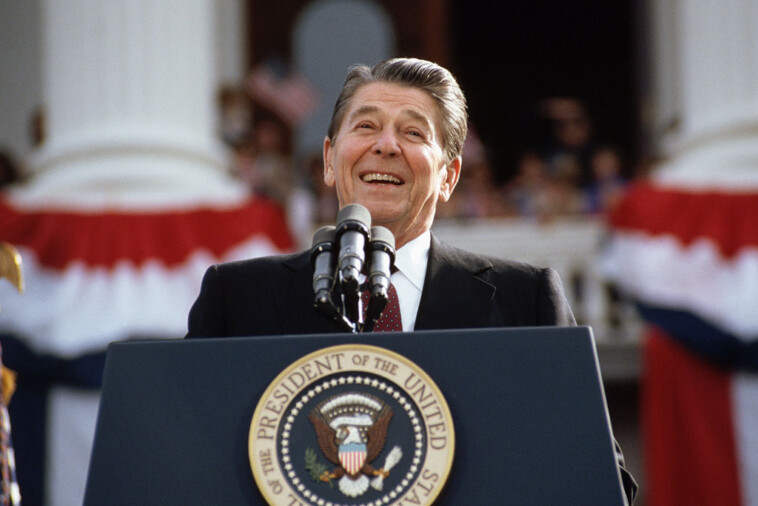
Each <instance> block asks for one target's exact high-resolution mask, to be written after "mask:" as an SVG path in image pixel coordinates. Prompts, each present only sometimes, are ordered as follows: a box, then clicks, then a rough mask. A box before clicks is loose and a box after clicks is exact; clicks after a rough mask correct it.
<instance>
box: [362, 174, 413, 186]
mask: <svg viewBox="0 0 758 506" xmlns="http://www.w3.org/2000/svg"><path fill="white" fill-rule="evenodd" d="M361 181H363V182H364V183H389V184H403V182H402V181H401V180H400V179H398V178H397V177H395V176H393V175H392V174H379V173H375V172H373V173H370V174H364V175H362V176H361Z"/></svg>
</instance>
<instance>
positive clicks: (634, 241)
mask: <svg viewBox="0 0 758 506" xmlns="http://www.w3.org/2000/svg"><path fill="white" fill-rule="evenodd" d="M611 225H612V227H613V234H612V238H611V240H610V242H609V245H608V248H607V250H606V252H605V257H604V265H603V270H604V272H605V274H606V275H607V276H608V277H609V278H610V279H611V280H613V281H614V282H615V283H616V285H617V286H618V287H619V288H620V289H622V291H623V292H625V293H626V294H628V295H629V296H631V297H632V298H634V299H635V300H636V302H637V305H638V307H639V309H640V314H641V315H642V317H643V318H644V319H645V320H646V321H647V322H648V323H649V324H650V331H649V332H648V334H647V336H646V340H645V355H644V356H645V369H644V377H643V400H642V409H643V431H644V437H643V439H644V441H645V444H646V446H645V452H644V453H645V455H646V468H647V472H646V475H647V477H646V482H647V487H646V488H647V489H648V491H647V494H646V498H647V502H648V504H653V505H657V504H722V505H723V504H734V505H748V504H758V375H757V373H758V189H755V190H750V189H744V190H738V191H735V190H734V189H733V188H732V189H720V188H709V189H703V188H697V189H693V188H690V187H673V186H663V185H661V184H657V183H655V182H651V181H643V182H640V183H637V184H636V185H634V186H633V187H632V189H631V190H630V192H629V194H628V195H627V197H626V198H625V200H624V201H623V202H622V203H621V205H620V206H619V207H618V208H617V209H616V210H615V212H614V213H613V214H612V216H611Z"/></svg>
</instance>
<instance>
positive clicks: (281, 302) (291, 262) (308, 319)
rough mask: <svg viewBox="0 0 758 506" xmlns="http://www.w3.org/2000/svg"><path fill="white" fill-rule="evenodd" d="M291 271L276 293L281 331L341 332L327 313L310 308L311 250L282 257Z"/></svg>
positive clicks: (311, 303)
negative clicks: (325, 315)
mask: <svg viewBox="0 0 758 506" xmlns="http://www.w3.org/2000/svg"><path fill="white" fill-rule="evenodd" d="M283 266H284V268H285V269H286V270H287V271H288V272H289V273H290V276H289V277H288V278H287V281H286V282H285V283H283V286H282V288H283V289H282V290H279V291H278V294H277V301H276V307H277V313H278V314H277V317H278V318H279V321H280V322H281V326H282V330H283V334H316V333H318V334H323V333H330V334H331V333H339V332H341V331H340V329H338V328H337V327H336V326H335V325H334V324H332V323H331V322H329V321H328V320H327V319H326V317H324V316H322V315H320V314H318V313H317V312H316V311H315V310H314V309H313V299H314V295H313V269H312V268H311V265H310V252H308V251H306V252H304V253H302V254H299V255H295V256H293V257H288V258H287V259H286V260H284V261H283Z"/></svg>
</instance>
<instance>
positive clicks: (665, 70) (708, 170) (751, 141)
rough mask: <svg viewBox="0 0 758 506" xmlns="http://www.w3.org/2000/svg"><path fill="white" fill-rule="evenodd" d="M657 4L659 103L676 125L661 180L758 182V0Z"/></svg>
mask: <svg viewBox="0 0 758 506" xmlns="http://www.w3.org/2000/svg"><path fill="white" fill-rule="evenodd" d="M650 12H651V17H652V19H651V20H650V25H649V26H650V27H651V34H652V36H651V44H652V46H653V47H652V53H653V54H652V60H651V66H650V68H651V70H652V71H653V83H654V86H653V87H654V90H655V91H654V93H655V95H656V96H655V98H654V109H655V110H656V111H657V112H658V114H659V115H660V114H662V113H663V114H666V115H668V118H667V119H664V118H663V117H662V116H659V120H664V121H670V120H674V122H675V125H676V127H675V129H674V130H673V131H672V132H670V133H671V135H670V138H669V139H668V140H667V142H666V144H665V145H664V146H663V151H664V152H663V154H664V155H666V156H669V157H670V162H668V163H667V164H666V165H664V167H663V169H662V170H661V171H660V174H659V176H660V180H661V181H664V182H665V181H669V182H671V183H676V184H681V183H687V184H692V185H696V186H698V185H699V186H711V185H717V186H720V187H725V186H731V187H735V188H740V187H743V186H744V185H745V184H750V185H753V186H754V185H755V184H758V84H756V83H758V2H755V1H754V0H720V1H718V2H713V1H711V0H684V1H676V2H673V3H672V2H671V1H670V0H655V1H654V2H653V5H652V6H651V11H650ZM659 125H660V121H659Z"/></svg>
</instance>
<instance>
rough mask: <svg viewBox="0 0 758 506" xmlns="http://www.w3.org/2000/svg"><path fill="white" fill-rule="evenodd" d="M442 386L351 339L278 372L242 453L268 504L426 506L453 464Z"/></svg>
mask: <svg viewBox="0 0 758 506" xmlns="http://www.w3.org/2000/svg"><path fill="white" fill-rule="evenodd" d="M454 449H455V433H454V429H453V421H452V417H451V415H450V410H449V409H448V406H447V403H446V402H445V399H444V397H443V396H442V393H441V392H440V390H439V388H438V387H437V385H436V384H435V383H434V382H433V381H432V379H431V378H430V377H429V376H428V375H427V374H426V373H425V372H424V371H423V370H422V369H421V368H420V367H419V366H417V365H416V364H415V363H413V362H412V361H410V360H408V359H407V358H405V357H403V356H402V355H399V354H398V353H395V352H393V351H390V350H387V349H384V348H381V347H377V346H368V345H360V344H348V345H340V346H333V347H329V348H324V349H321V350H318V351H316V352H313V353H310V354H308V355H307V356H304V357H302V358H300V359H299V360H297V361H296V362H294V363H293V364H291V365H290V366H289V367H287V368H286V369H285V370H283V371H282V372H281V373H280V374H279V375H278V376H277V377H276V378H275V379H274V381H273V382H271V384H270V385H269V387H268V388H267V389H266V391H265V392H264V394H263V396H262V397H261V399H260V401H259V402H258V405H257V407H256V409H255V413H254V414H253V419H252V423H251V425H250V434H249V439H248V453H249V457H250V464H251V467H252V471H253V476H254V479H255V481H256V483H257V485H258V488H259V490H260V491H261V493H262V495H263V496H264V498H265V499H266V500H267V501H268V502H269V504H272V505H279V504H287V505H297V504H303V505H306V504H315V505H321V506H330V505H331V506H337V505H357V504H361V505H376V506H379V505H387V504H405V503H408V504H431V503H432V502H433V501H434V500H435V499H436V498H437V497H438V496H439V494H440V492H441V491H442V488H443V487H444V485H445V482H446V480H447V477H448V475H449V473H450V468H451V466H452V463H453V454H454Z"/></svg>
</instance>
